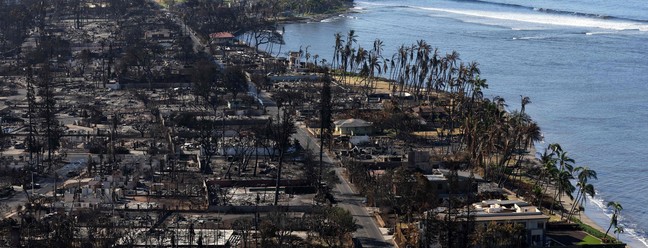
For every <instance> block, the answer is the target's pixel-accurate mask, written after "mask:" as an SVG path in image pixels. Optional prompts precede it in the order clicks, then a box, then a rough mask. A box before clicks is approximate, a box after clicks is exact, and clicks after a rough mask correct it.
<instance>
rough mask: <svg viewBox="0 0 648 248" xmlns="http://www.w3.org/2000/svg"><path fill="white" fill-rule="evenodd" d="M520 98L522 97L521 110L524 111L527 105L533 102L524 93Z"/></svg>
mask: <svg viewBox="0 0 648 248" xmlns="http://www.w3.org/2000/svg"><path fill="white" fill-rule="evenodd" d="M520 98H522V108H521V109H520V112H522V113H524V110H525V107H526V105H527V104H529V103H531V98H529V97H528V96H522V95H520Z"/></svg>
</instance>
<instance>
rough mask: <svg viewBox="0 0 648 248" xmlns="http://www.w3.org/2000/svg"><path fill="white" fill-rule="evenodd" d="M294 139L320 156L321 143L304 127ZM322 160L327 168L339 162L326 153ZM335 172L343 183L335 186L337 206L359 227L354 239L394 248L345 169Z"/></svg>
mask: <svg viewBox="0 0 648 248" xmlns="http://www.w3.org/2000/svg"><path fill="white" fill-rule="evenodd" d="M293 138H295V139H297V140H299V142H300V143H301V144H302V146H303V147H308V148H309V149H311V150H312V151H313V153H314V154H319V148H320V146H319V143H318V142H319V141H318V140H317V139H316V138H315V137H313V136H312V135H309V134H308V131H306V129H305V128H304V127H298V128H297V133H295V134H294V135H293ZM322 160H324V163H325V164H327V166H332V165H334V164H337V163H338V162H339V161H336V160H334V159H333V158H331V157H330V156H328V154H326V153H324V155H323V159H322ZM334 170H335V173H336V174H337V176H338V178H339V179H340V182H341V183H340V184H337V185H336V186H335V189H334V191H333V195H334V196H335V199H336V200H338V204H337V205H338V206H339V207H341V208H344V209H346V210H348V211H349V212H351V214H352V215H353V217H354V218H355V219H356V221H357V224H358V225H359V228H358V230H357V231H356V232H355V233H354V234H353V237H354V238H357V239H358V240H359V241H360V242H361V244H362V247H393V245H392V244H391V243H389V242H386V241H385V239H384V238H383V235H382V234H381V232H380V229H378V226H377V225H376V222H375V221H374V220H373V217H372V216H371V215H369V212H367V209H366V208H365V207H364V204H363V203H362V201H363V200H364V199H365V198H364V197H362V196H361V195H359V194H357V193H356V192H354V191H353V189H352V188H351V186H350V185H349V182H347V181H346V180H345V179H344V177H343V176H342V172H343V170H344V169H343V168H340V167H335V168H334Z"/></svg>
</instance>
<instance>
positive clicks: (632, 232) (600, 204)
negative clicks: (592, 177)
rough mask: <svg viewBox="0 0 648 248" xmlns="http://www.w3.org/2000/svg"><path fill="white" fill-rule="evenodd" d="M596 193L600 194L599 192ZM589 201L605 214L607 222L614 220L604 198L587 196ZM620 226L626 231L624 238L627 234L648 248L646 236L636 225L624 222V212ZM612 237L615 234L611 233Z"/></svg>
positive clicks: (620, 219)
mask: <svg viewBox="0 0 648 248" xmlns="http://www.w3.org/2000/svg"><path fill="white" fill-rule="evenodd" d="M596 193H597V194H598V191H597V192H596ZM587 201H588V202H590V203H592V204H593V205H595V206H596V207H597V208H598V209H597V210H596V212H599V213H603V215H604V216H606V220H607V221H608V222H609V220H610V219H611V218H612V210H610V209H609V208H608V207H607V202H606V201H605V200H604V199H603V198H601V197H599V196H595V197H594V198H592V197H589V196H587ZM599 225H600V224H599ZM619 225H620V226H621V227H623V229H624V233H623V234H622V236H623V235H624V234H625V235H627V236H629V237H630V238H632V239H634V240H637V241H639V242H640V243H641V244H643V245H644V246H645V247H648V238H647V237H646V236H645V235H646V234H645V233H639V232H638V231H637V229H636V228H637V225H636V224H628V223H626V221H624V217H623V211H622V212H621V215H620V216H619ZM601 226H602V227H603V228H607V226H605V225H601ZM612 231H613V230H610V232H612ZM610 235H612V236H615V234H614V233H611V234H610Z"/></svg>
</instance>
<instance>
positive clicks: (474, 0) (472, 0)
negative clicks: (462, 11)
mask: <svg viewBox="0 0 648 248" xmlns="http://www.w3.org/2000/svg"><path fill="white" fill-rule="evenodd" d="M455 1H457V2H470V3H481V4H488V5H496V6H504V7H510V8H519V9H527V10H533V11H537V12H544V13H550V14H561V15H570V16H579V17H588V18H599V19H604V20H623V21H633V22H642V23H648V20H643V19H633V18H626V17H620V16H610V15H603V14H593V13H585V12H578V11H569V10H559V9H551V8H541V7H532V6H526V5H520V4H513V3H500V2H492V1H485V0H455Z"/></svg>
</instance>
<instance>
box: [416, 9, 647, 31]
mask: <svg viewBox="0 0 648 248" xmlns="http://www.w3.org/2000/svg"><path fill="white" fill-rule="evenodd" d="M410 8H414V9H419V10H426V11H433V12H443V13H448V14H454V15H462V16H469V17H476V18H484V19H492V20H501V21H514V22H525V23H533V24H541V25H552V26H569V27H582V28H601V29H610V30H639V31H648V23H639V22H631V21H616V20H607V19H596V18H588V17H578V16H567V15H556V14H548V13H522V12H501V11H487V10H472V9H452V8H438V7H420V6H410Z"/></svg>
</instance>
